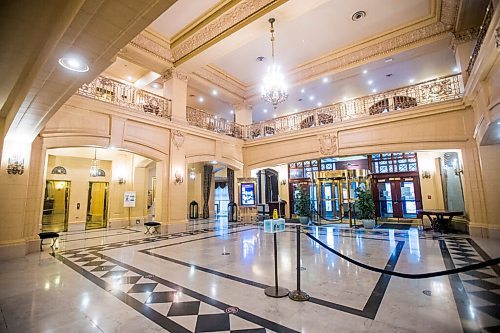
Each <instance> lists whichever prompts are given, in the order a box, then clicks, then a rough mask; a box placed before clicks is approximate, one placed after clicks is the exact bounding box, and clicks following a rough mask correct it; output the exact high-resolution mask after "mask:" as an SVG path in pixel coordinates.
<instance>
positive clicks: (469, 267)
mask: <svg viewBox="0 0 500 333" xmlns="http://www.w3.org/2000/svg"><path fill="white" fill-rule="evenodd" d="M305 234H306V236H307V237H309V238H311V239H312V240H313V241H315V242H316V243H318V244H319V245H321V246H323V247H324V248H325V249H327V250H328V251H330V252H332V253H334V254H335V255H337V256H339V257H341V258H342V259H344V260H347V261H349V262H350V263H352V264H354V265H357V266H359V267H362V268H364V269H367V270H369V271H372V272H377V273H382V274H388V275H393V276H397V277H400V278H404V279H426V278H431V277H436V276H442V275H450V274H456V273H463V272H468V271H473V270H476V269H480V268H484V267H488V266H493V265H498V264H500V258H495V259H490V260H486V261H483V262H480V263H476V264H471V265H467V266H463V267H460V268H454V269H448V270H444V271H438V272H432V273H420V274H408V273H400V272H393V271H387V270H385V269H381V268H377V267H373V266H369V265H367V264H363V263H362V262H359V261H356V260H354V259H351V258H349V257H348V256H345V255H343V254H342V253H340V252H338V251H336V250H334V249H332V248H331V247H329V246H328V245H326V244H325V243H323V242H322V241H320V240H319V239H317V238H316V237H314V236H312V235H311V234H309V233H307V232H305Z"/></svg>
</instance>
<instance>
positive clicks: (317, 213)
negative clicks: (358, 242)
mask: <svg viewBox="0 0 500 333" xmlns="http://www.w3.org/2000/svg"><path fill="white" fill-rule="evenodd" d="M313 211H314V213H316V215H318V216H319V217H321V218H322V219H323V220H325V221H329V222H337V221H342V218H340V217H339V218H336V219H329V218H326V217H323V215H321V214H320V213H319V212H318V211H317V210H316V209H314V208H313Z"/></svg>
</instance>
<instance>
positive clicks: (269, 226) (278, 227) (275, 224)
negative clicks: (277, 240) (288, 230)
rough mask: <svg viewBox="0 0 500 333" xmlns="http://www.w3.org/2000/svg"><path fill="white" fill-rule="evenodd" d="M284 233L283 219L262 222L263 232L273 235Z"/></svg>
mask: <svg viewBox="0 0 500 333" xmlns="http://www.w3.org/2000/svg"><path fill="white" fill-rule="evenodd" d="M282 231H285V219H276V220H264V232H267V233H272V234H273V233H275V232H282Z"/></svg>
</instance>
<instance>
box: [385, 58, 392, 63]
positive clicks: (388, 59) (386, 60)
mask: <svg viewBox="0 0 500 333" xmlns="http://www.w3.org/2000/svg"><path fill="white" fill-rule="evenodd" d="M393 60H394V59H392V58H387V59H385V60H384V62H391V61H393Z"/></svg>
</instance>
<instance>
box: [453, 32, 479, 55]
mask: <svg viewBox="0 0 500 333" xmlns="http://www.w3.org/2000/svg"><path fill="white" fill-rule="evenodd" d="M479 28H480V27H474V28H470V29H467V30H463V31H460V32H454V33H452V37H451V42H450V48H451V49H452V50H453V51H455V49H456V48H457V45H459V44H463V43H467V42H469V41H471V40H473V39H476V38H477V36H478V34H479Z"/></svg>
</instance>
